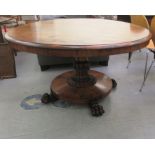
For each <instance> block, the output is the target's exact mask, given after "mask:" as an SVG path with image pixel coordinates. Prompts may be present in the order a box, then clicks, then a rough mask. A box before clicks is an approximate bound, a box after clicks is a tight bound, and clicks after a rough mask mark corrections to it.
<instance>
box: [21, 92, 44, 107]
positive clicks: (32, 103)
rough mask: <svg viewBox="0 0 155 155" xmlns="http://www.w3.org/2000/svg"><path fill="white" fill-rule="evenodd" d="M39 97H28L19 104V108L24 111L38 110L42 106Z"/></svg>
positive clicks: (38, 95) (39, 95)
mask: <svg viewBox="0 0 155 155" xmlns="http://www.w3.org/2000/svg"><path fill="white" fill-rule="evenodd" d="M41 97H42V95H41V94H36V95H32V96H28V97H26V98H25V99H24V100H23V101H22V102H21V107H22V108H23V109H25V110H33V109H39V108H40V107H41V106H42V105H43V103H41Z"/></svg>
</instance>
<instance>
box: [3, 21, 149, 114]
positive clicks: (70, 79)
mask: <svg viewBox="0 0 155 155" xmlns="http://www.w3.org/2000/svg"><path fill="white" fill-rule="evenodd" d="M5 37H6V39H7V40H8V42H9V44H10V47H11V48H12V49H16V50H18V51H19V50H20V51H27V52H30V53H35V54H41V55H46V56H60V57H73V58H74V60H75V62H74V71H69V72H65V73H63V74H61V75H59V76H57V77H56V78H55V79H54V80H53V81H52V84H51V93H50V95H48V94H44V95H43V98H42V101H43V102H44V103H48V102H50V101H55V100H57V99H62V100H65V101H69V102H72V103H78V104H88V105H89V106H90V108H91V112H92V114H93V115H94V116H100V115H102V113H103V112H104V110H103V108H102V106H101V105H99V104H98V101H99V100H100V99H102V98H104V97H105V96H107V95H108V94H109V93H110V91H111V90H112V88H115V87H116V85H117V83H116V81H115V80H113V79H111V78H110V77H108V76H107V75H105V74H104V73H101V72H98V71H94V70H90V68H89V58H90V57H95V56H107V55H113V54H121V53H127V52H132V51H134V50H137V49H140V48H143V47H145V46H146V45H147V44H148V43H149V40H150V38H151V34H150V32H149V31H148V30H147V29H145V28H142V27H140V26H136V25H132V24H129V23H125V22H119V21H112V20H104V19H56V20H52V21H40V22H36V23H32V24H27V25H24V26H20V27H17V28H13V29H11V30H9V32H8V33H7V34H6V36H5Z"/></svg>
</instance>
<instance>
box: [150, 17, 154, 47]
mask: <svg viewBox="0 0 155 155" xmlns="http://www.w3.org/2000/svg"><path fill="white" fill-rule="evenodd" d="M150 31H151V33H152V41H153V44H154V46H155V16H154V17H153V18H152V20H151V26H150Z"/></svg>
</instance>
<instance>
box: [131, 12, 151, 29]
mask: <svg viewBox="0 0 155 155" xmlns="http://www.w3.org/2000/svg"><path fill="white" fill-rule="evenodd" d="M131 23H132V24H135V25H139V26H142V27H145V28H147V29H149V27H150V26H149V23H148V21H147V19H146V17H145V16H143V15H131Z"/></svg>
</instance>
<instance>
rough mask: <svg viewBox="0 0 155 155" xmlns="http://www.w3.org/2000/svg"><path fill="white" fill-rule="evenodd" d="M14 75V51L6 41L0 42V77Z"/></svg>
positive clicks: (12, 76)
mask: <svg viewBox="0 0 155 155" xmlns="http://www.w3.org/2000/svg"><path fill="white" fill-rule="evenodd" d="M14 77H16V70H15V60H14V53H13V52H12V51H11V50H10V48H9V45H8V44H7V43H0V79H5V78H14Z"/></svg>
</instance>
